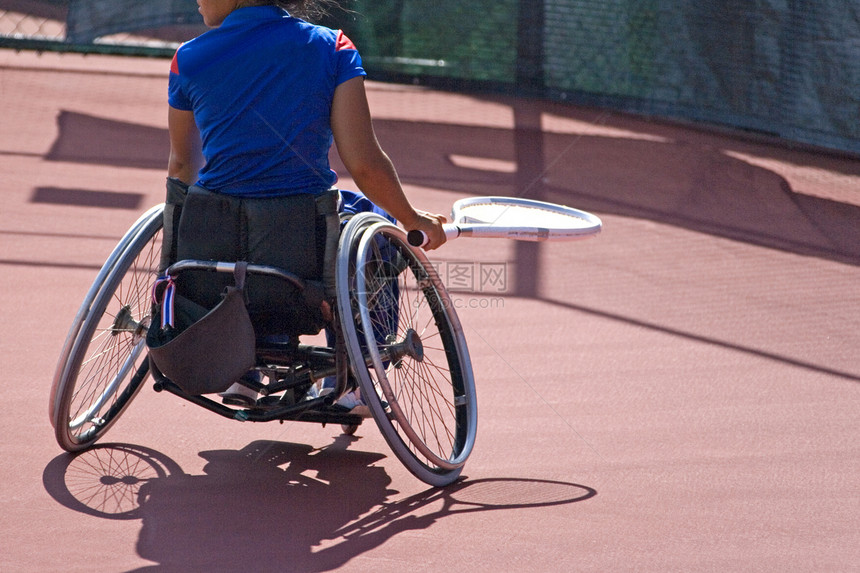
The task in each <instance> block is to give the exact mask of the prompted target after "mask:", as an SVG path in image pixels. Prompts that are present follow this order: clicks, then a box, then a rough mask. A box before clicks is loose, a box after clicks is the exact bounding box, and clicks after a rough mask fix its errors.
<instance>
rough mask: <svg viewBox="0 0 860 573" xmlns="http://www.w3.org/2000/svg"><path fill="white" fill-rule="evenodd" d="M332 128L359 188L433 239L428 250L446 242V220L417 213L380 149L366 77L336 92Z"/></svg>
mask: <svg viewBox="0 0 860 573" xmlns="http://www.w3.org/2000/svg"><path fill="white" fill-rule="evenodd" d="M331 128H332V132H333V133H334V140H335V144H336V145H337V151H338V154H339V155H340V158H341V160H342V161H343V164H344V166H346V168H347V170H348V171H349V174H350V175H351V176H352V178H353V179H354V180H355V183H356V185H358V188H359V189H360V190H361V191H362V192H363V193H364V194H365V195H366V196H367V198H368V199H370V200H371V201H373V202H374V203H375V204H377V205H379V206H380V207H382V208H383V209H385V210H386V211H387V212H388V213H390V214H391V215H392V216H393V217H394V218H395V219H397V220H398V221H400V222H401V223H402V224H403V226H404V227H405V228H406V229H407V230H410V231H411V230H413V229H418V230H420V231H424V232H425V233H426V234H427V236H428V237H429V239H430V242H429V243H428V245H427V246H426V247H425V248H426V249H428V250H429V249H435V248H436V247H439V246H440V245H442V244H443V243H444V242H445V233H444V232H443V231H442V222H443V221H445V217H444V216H442V215H434V214H431V213H426V212H424V211H418V210H416V209H415V208H414V207H413V206H412V205H411V204H410V202H409V199H407V198H406V195H405V194H404V193H403V187H402V186H401V185H400V179H399V178H398V176H397V171H396V170H395V168H394V165H393V164H392V163H391V159H389V157H388V155H386V153H385V152H384V151H383V150H382V148H381V147H380V146H379V142H378V141H377V140H376V134H375V133H374V132H373V124H372V122H371V116H370V108H369V106H368V104H367V95H366V93H365V91H364V78H361V77H358V78H353V79H351V80H347V81H346V82H344V83H342V84H340V85H339V86H338V87H337V89H336V90H335V93H334V100H333V101H332V111H331Z"/></svg>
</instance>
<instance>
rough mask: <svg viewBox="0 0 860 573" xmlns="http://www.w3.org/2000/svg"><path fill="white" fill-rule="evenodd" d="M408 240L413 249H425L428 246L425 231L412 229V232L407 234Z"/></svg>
mask: <svg viewBox="0 0 860 573" xmlns="http://www.w3.org/2000/svg"><path fill="white" fill-rule="evenodd" d="M406 240H407V241H408V242H409V244H410V245H412V246H413V247H423V246H424V245H426V244H427V234H426V233H424V231H419V230H418V229H412V230H411V231H409V232H408V233H406Z"/></svg>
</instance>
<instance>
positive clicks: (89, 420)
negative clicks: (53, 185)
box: [62, 229, 161, 444]
mask: <svg viewBox="0 0 860 573" xmlns="http://www.w3.org/2000/svg"><path fill="white" fill-rule="evenodd" d="M147 231H148V232H147ZM141 241H143V244H142V245H141ZM131 249H139V252H137V254H136V256H134V258H133V259H132V260H131V261H130V262H128V263H126V264H122V263H121V262H120V263H118V264H117V266H116V268H114V269H113V270H112V271H111V274H110V275H109V276H108V278H107V280H106V281H105V286H104V287H103V288H102V289H101V290H100V291H99V292H98V294H97V295H96V297H95V300H94V303H93V307H92V308H91V309H90V311H89V318H91V319H92V322H88V323H87V324H86V326H85V327H84V328H82V330H81V332H80V333H79V336H78V339H77V341H76V343H75V346H74V348H73V349H72V351H71V353H70V359H69V364H71V365H75V364H77V365H78V366H77V368H76V369H75V368H72V369H71V370H70V371H69V372H67V373H66V377H67V379H68V380H67V384H73V388H67V389H66V391H67V392H69V391H70V392H71V396H70V397H69V398H68V400H66V404H67V412H65V416H63V418H62V419H64V420H66V424H65V429H64V431H65V432H67V434H68V436H69V439H70V440H71V441H72V442H73V443H76V444H86V443H88V442H91V441H94V440H95V438H96V436H97V435H98V434H99V433H100V432H102V431H104V430H105V429H106V428H107V426H109V425H110V424H111V422H112V421H113V419H114V418H115V417H116V416H117V415H118V414H119V412H120V411H121V410H122V409H123V408H124V406H125V405H126V404H127V402H128V401H129V400H130V399H131V398H132V397H133V396H134V394H135V393H136V391H137V389H138V388H139V387H140V385H141V382H142V378H143V377H145V375H146V372H147V364H146V343H145V337H146V331H147V329H148V327H149V324H150V319H151V317H150V311H151V302H150V301H151V293H150V289H151V285H152V282H153V279H154V278H155V276H156V273H157V267H158V263H159V260H160V257H161V232H160V230H158V229H156V230H155V231H154V232H153V231H152V230H148V229H144V230H143V231H142V236H141V237H140V241H135V242H133V243H132V244H131V245H130V247H129V250H131ZM128 258H131V254H128ZM96 316H98V320H96ZM89 318H88V320H89ZM124 385H126V386H125V389H124V388H123V386H124Z"/></svg>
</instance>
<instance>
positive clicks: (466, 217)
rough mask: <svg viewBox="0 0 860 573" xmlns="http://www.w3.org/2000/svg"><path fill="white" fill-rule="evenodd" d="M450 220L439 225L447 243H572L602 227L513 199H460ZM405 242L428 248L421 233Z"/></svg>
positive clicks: (589, 218)
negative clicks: (473, 239) (490, 240)
mask: <svg viewBox="0 0 860 573" xmlns="http://www.w3.org/2000/svg"><path fill="white" fill-rule="evenodd" d="M451 219H452V222H451V223H445V224H444V225H442V228H443V229H444V230H445V236H446V237H448V240H449V241H450V240H451V239H456V238H457V237H482V238H498V239H515V240H519V241H572V240H576V239H584V238H586V237H590V236H592V235H596V234H597V233H599V232H600V229H601V227H602V226H603V223H602V222H601V221H600V219H599V218H598V217H596V216H595V215H592V214H591V213H587V212H585V211H580V210H578V209H573V208H571V207H565V206H564V205H556V204H554V203H545V202H543V201H534V200H531V199H518V198H514V197H469V198H466V199H460V200H458V201H456V202H455V203H454V206H453V207H452V209H451ZM407 240H408V241H409V244H410V245H412V246H415V247H421V246H424V245H425V244H427V237H426V235H425V234H424V232H423V231H418V230H412V231H409V234H408V236H407Z"/></svg>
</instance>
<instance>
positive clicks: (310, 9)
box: [257, 0, 338, 19]
mask: <svg viewBox="0 0 860 573" xmlns="http://www.w3.org/2000/svg"><path fill="white" fill-rule="evenodd" d="M257 4H258V5H260V4H273V5H275V6H280V7H281V8H283V9H284V10H286V11H287V12H289V13H290V14H291V15H293V16H297V17H299V18H306V19H311V18H321V17H323V16H325V15H327V14H328V9H329V8H330V7H338V2H337V0H269V1H266V0H263V1H261V2H257Z"/></svg>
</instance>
